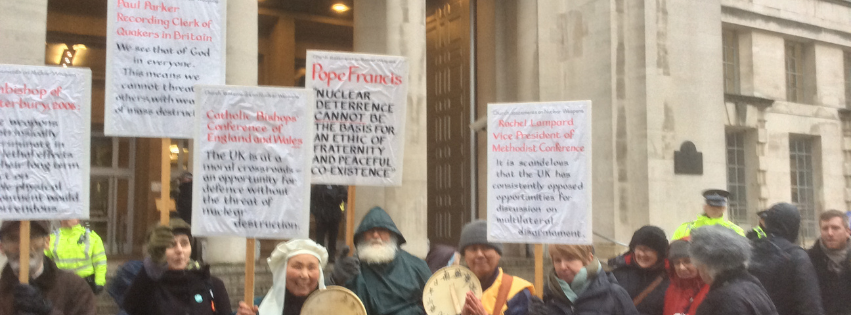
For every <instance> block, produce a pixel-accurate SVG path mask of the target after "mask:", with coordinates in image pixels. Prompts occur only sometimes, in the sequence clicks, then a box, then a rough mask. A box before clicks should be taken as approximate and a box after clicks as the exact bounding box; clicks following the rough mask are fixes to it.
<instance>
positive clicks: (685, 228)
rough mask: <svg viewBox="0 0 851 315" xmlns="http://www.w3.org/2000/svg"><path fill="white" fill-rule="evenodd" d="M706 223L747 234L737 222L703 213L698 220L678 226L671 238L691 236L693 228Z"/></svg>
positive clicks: (742, 234) (743, 234)
mask: <svg viewBox="0 0 851 315" xmlns="http://www.w3.org/2000/svg"><path fill="white" fill-rule="evenodd" d="M704 225H720V226H723V227H726V228H728V229H731V230H733V231H735V232H736V233H738V234H739V235H741V236H745V230H742V228H740V227H739V226H738V225H736V224H735V223H733V222H730V221H728V220H727V219H724V217H720V218H710V217H707V216H706V215H705V214H701V215H700V216H698V217H697V220H694V221H691V222H686V223H683V224H681V225H680V227H678V228H677V230H676V231H675V232H674V237H672V238H671V239H672V240H678V239H681V238H683V237H686V236H689V235H691V230H692V229H696V228H699V227H701V226H704Z"/></svg>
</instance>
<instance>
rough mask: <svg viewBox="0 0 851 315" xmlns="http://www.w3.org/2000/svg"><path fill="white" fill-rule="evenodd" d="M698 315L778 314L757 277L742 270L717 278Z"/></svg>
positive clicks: (721, 274) (710, 287)
mask: <svg viewBox="0 0 851 315" xmlns="http://www.w3.org/2000/svg"><path fill="white" fill-rule="evenodd" d="M695 315H777V309H775V308H774V304H773V303H772V302H771V298H770V297H768V293H766V292H765V288H763V287H762V285H761V284H760V283H759V280H757V279H756V277H754V276H752V275H751V274H749V273H748V271H747V270H746V269H745V268H744V267H742V268H741V269H737V270H730V271H726V272H722V273H720V274H718V275H717V276H715V281H713V282H712V285H711V286H709V293H707V294H706V298H704V299H703V303H700V306H699V307H698V308H697V314H695Z"/></svg>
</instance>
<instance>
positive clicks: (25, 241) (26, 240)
mask: <svg viewBox="0 0 851 315" xmlns="http://www.w3.org/2000/svg"><path fill="white" fill-rule="evenodd" d="M20 237H21V239H20V242H21V243H20V245H21V246H20V247H19V252H20V254H21V255H20V258H19V259H20V260H21V261H20V263H21V269H20V270H19V271H18V282H20V283H23V284H28V283H29V282H30V221H21V236H20Z"/></svg>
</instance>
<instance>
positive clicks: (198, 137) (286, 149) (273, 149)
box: [192, 86, 313, 239]
mask: <svg viewBox="0 0 851 315" xmlns="http://www.w3.org/2000/svg"><path fill="white" fill-rule="evenodd" d="M195 93H196V95H197V96H196V97H197V101H198V103H197V104H196V108H197V111H196V113H197V116H196V118H195V153H194V154H195V156H194V158H195V160H194V163H195V164H194V165H195V174H194V176H193V177H194V180H193V183H192V192H193V193H192V205H193V207H192V233H193V234H196V235H237V236H243V237H247V238H274V239H281V238H307V237H308V229H309V226H310V208H309V207H310V171H309V168H310V157H311V155H312V153H313V152H312V151H311V149H312V148H313V146H312V144H313V140H312V139H313V119H312V118H311V116H312V115H313V107H312V106H311V104H312V103H310V100H311V96H310V94H309V93H308V92H307V90H305V89H292V88H289V89H288V88H271V87H241V86H198V90H197V91H196V92H195Z"/></svg>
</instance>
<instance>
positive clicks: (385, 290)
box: [346, 207, 431, 315]
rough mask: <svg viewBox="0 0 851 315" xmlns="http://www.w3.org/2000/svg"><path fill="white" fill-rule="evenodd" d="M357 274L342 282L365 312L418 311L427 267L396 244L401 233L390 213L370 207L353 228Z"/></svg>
mask: <svg viewBox="0 0 851 315" xmlns="http://www.w3.org/2000/svg"><path fill="white" fill-rule="evenodd" d="M354 236H355V244H356V247H357V256H358V258H359V259H360V270H361V271H360V274H358V275H356V276H355V277H354V278H352V279H351V280H349V281H348V282H347V283H346V287H347V288H348V289H349V290H352V291H353V292H354V293H355V294H357V296H358V297H359V298H360V299H361V301H363V305H364V307H365V308H366V313H367V314H369V315H420V314H425V309H424V308H423V303H422V299H423V287H425V284H426V281H428V278H429V277H430V276H431V270H430V269H429V268H428V265H427V264H426V262H425V261H423V260H422V259H419V258H417V257H414V256H413V255H411V254H409V253H408V252H406V251H404V250H402V249H400V248H399V246H400V245H402V244H405V237H403V236H402V233H400V232H399V229H398V228H396V224H395V223H393V219H391V218H390V215H388V214H387V212H385V211H384V209H381V208H380V207H375V208H372V210H370V211H369V213H367V214H366V216H364V218H363V221H361V224H360V226H358V229H357V230H356V231H355V235H354Z"/></svg>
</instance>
